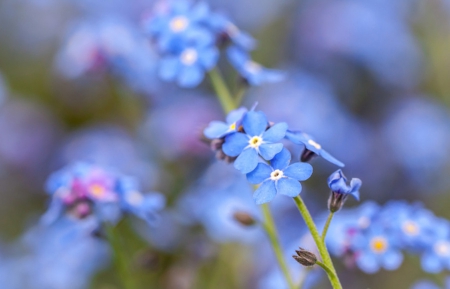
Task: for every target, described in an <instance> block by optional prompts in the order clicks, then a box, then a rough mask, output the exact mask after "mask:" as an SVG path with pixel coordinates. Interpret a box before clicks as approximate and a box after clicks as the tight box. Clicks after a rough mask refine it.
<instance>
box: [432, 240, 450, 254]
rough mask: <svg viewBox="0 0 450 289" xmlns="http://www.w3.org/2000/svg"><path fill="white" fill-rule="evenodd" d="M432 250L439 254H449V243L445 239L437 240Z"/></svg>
mask: <svg viewBox="0 0 450 289" xmlns="http://www.w3.org/2000/svg"><path fill="white" fill-rule="evenodd" d="M434 251H435V252H436V254H438V255H439V256H446V257H447V256H450V243H449V242H447V241H439V242H437V243H436V244H435V245H434Z"/></svg>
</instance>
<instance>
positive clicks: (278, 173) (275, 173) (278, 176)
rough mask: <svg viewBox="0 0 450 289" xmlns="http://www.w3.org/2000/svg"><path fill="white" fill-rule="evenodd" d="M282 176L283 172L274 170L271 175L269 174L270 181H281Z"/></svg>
mask: <svg viewBox="0 0 450 289" xmlns="http://www.w3.org/2000/svg"><path fill="white" fill-rule="evenodd" d="M283 176H284V173H283V171H280V170H274V171H273V172H272V173H271V174H270V179H271V180H272V181H278V180H279V179H281V178H282V177H283Z"/></svg>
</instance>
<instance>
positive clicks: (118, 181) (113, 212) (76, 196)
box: [42, 163, 165, 224]
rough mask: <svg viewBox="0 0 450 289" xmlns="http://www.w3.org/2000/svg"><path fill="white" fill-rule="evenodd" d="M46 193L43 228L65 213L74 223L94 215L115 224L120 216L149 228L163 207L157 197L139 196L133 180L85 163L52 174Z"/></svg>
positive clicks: (161, 200) (155, 194)
mask: <svg viewBox="0 0 450 289" xmlns="http://www.w3.org/2000/svg"><path fill="white" fill-rule="evenodd" d="M47 192H48V193H49V194H50V195H51V196H52V200H51V203H50V207H49V209H48V211H47V212H46V214H45V215H44V216H43V217H42V221H43V222H44V223H45V224H50V223H53V222H54V221H55V220H57V219H58V218H60V217H61V216H62V215H63V214H64V213H68V214H69V215H71V216H73V217H75V218H77V219H83V218H86V217H88V216H92V215H94V216H95V217H97V219H98V221H101V222H109V223H116V222H118V221H119V220H120V218H121V216H122V213H123V212H126V213H131V214H133V215H135V216H137V217H139V218H141V219H143V220H144V221H146V222H148V223H150V224H151V223H152V222H154V221H155V220H156V218H157V212H158V211H159V210H161V209H162V208H163V207H164V204H165V199H164V197H163V196H162V195H161V194H159V193H149V194H142V193H141V192H139V188H138V184H137V182H136V180H135V179H133V178H130V177H126V176H121V175H119V174H117V173H115V172H113V171H109V170H105V169H103V168H101V167H98V166H95V165H92V164H87V163H76V164H73V165H71V166H68V167H65V168H63V169H61V170H59V171H57V172H55V173H53V174H52V175H51V176H50V178H49V180H48V182H47Z"/></svg>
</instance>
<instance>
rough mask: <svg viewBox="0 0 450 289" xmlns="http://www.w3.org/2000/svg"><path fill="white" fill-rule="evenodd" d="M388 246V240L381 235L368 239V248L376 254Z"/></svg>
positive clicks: (382, 251)
mask: <svg viewBox="0 0 450 289" xmlns="http://www.w3.org/2000/svg"><path fill="white" fill-rule="evenodd" d="M387 247H388V242H387V240H386V239H385V238H383V237H375V238H373V239H372V240H371V241H370V248H371V249H372V251H374V252H375V253H377V254H381V253H384V252H385V251H386V249H387Z"/></svg>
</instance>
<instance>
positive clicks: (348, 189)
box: [327, 169, 362, 201]
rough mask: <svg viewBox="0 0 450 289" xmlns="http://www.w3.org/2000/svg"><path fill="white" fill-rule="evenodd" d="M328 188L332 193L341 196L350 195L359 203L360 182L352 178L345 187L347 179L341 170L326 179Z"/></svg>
mask: <svg viewBox="0 0 450 289" xmlns="http://www.w3.org/2000/svg"><path fill="white" fill-rule="evenodd" d="M327 181H328V187H329V188H330V189H331V191H332V192H333V193H336V194H342V195H352V196H353V197H354V198H355V199H356V200H358V201H359V188H360V187H361V184H362V182H361V180H360V179H358V178H353V179H352V180H351V181H350V186H348V185H347V178H346V177H345V176H344V173H343V172H342V170H341V169H339V170H337V171H335V172H334V173H332V174H331V175H330V176H329V177H328V180H327Z"/></svg>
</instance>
